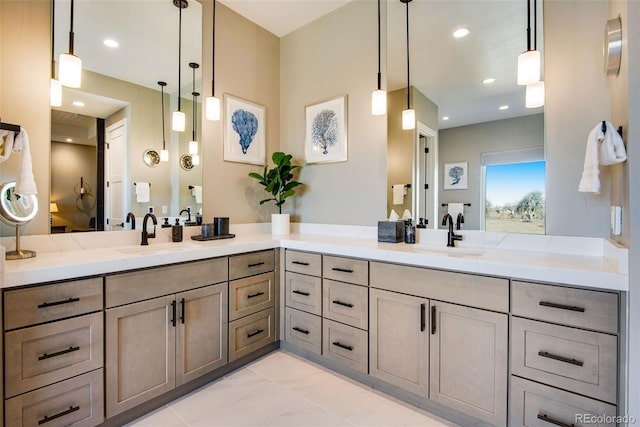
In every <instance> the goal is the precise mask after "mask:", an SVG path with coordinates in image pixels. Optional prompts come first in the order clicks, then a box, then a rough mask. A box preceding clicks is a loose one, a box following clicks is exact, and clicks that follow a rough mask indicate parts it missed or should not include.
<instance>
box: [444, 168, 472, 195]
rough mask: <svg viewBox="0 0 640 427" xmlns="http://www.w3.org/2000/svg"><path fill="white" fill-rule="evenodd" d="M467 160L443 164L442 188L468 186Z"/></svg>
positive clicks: (465, 187) (462, 187)
mask: <svg viewBox="0 0 640 427" xmlns="http://www.w3.org/2000/svg"><path fill="white" fill-rule="evenodd" d="M468 182H469V162H459V163H445V164H444V181H443V183H444V189H445V190H466V189H467V188H469V184H468Z"/></svg>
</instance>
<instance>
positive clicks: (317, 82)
mask: <svg viewBox="0 0 640 427" xmlns="http://www.w3.org/2000/svg"><path fill="white" fill-rule="evenodd" d="M377 40H378V37H377V3H376V2H373V1H354V2H351V3H349V4H348V5H346V6H344V7H342V8H340V9H338V10H337V11H335V12H333V13H331V14H329V15H327V16H325V17H323V18H321V19H319V20H317V21H315V22H312V23H311V24H309V25H307V26H305V27H303V28H301V29H299V30H297V31H295V32H293V33H291V34H289V35H287V36H285V37H283V38H282V39H281V45H280V49H281V50H280V53H281V61H280V87H281V92H280V94H281V102H280V106H281V109H280V114H281V120H280V123H281V125H280V128H281V135H280V147H281V149H282V150H284V151H285V152H288V153H291V154H293V155H294V158H296V159H298V161H302V160H303V159H304V140H305V106H306V105H311V104H315V103H318V102H320V101H323V100H326V99H329V98H332V97H334V96H337V95H341V94H346V95H347V104H348V113H347V120H348V137H347V141H348V161H346V162H339V163H325V164H314V165H305V166H304V167H303V168H302V171H301V174H300V181H302V182H303V183H305V184H306V188H305V189H304V190H303V192H302V194H301V195H300V196H298V197H296V198H295V204H292V205H290V206H288V207H286V205H285V207H286V210H287V211H288V212H291V213H293V214H295V217H296V220H298V221H303V222H313V223H330V224H363V225H376V224H377V221H378V220H382V219H384V218H385V210H386V194H387V191H386V184H387V179H386V162H387V160H386V159H387V157H386V146H387V136H386V133H387V130H386V120H387V118H386V117H385V116H373V115H371V104H370V102H371V92H372V91H373V90H375V89H376V83H377V68H378V65H377V61H378V58H377ZM383 73H384V71H383ZM383 75H384V74H383Z"/></svg>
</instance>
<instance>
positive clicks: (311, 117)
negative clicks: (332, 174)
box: [304, 95, 347, 163]
mask: <svg viewBox="0 0 640 427" xmlns="http://www.w3.org/2000/svg"><path fill="white" fill-rule="evenodd" d="M305 117H306V137H305V148H304V155H305V160H306V162H307V163H330V162H344V161H346V160H347V96H346V95H342V96H339V97H337V98H333V99H330V100H327V101H324V102H320V103H318V104H314V105H309V106H307V107H306V108H305Z"/></svg>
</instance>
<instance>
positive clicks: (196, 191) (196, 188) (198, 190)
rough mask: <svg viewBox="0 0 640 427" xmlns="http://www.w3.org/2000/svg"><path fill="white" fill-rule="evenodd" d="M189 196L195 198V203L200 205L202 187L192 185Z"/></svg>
mask: <svg viewBox="0 0 640 427" xmlns="http://www.w3.org/2000/svg"><path fill="white" fill-rule="evenodd" d="M191 195H192V196H193V197H195V199H196V203H202V186H201V185H194V186H193V190H191Z"/></svg>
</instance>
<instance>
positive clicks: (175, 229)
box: [171, 218, 182, 242]
mask: <svg viewBox="0 0 640 427" xmlns="http://www.w3.org/2000/svg"><path fill="white" fill-rule="evenodd" d="M171 241H173V242H182V226H181V225H180V219H179V218H176V224H175V225H174V226H172V227H171Z"/></svg>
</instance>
